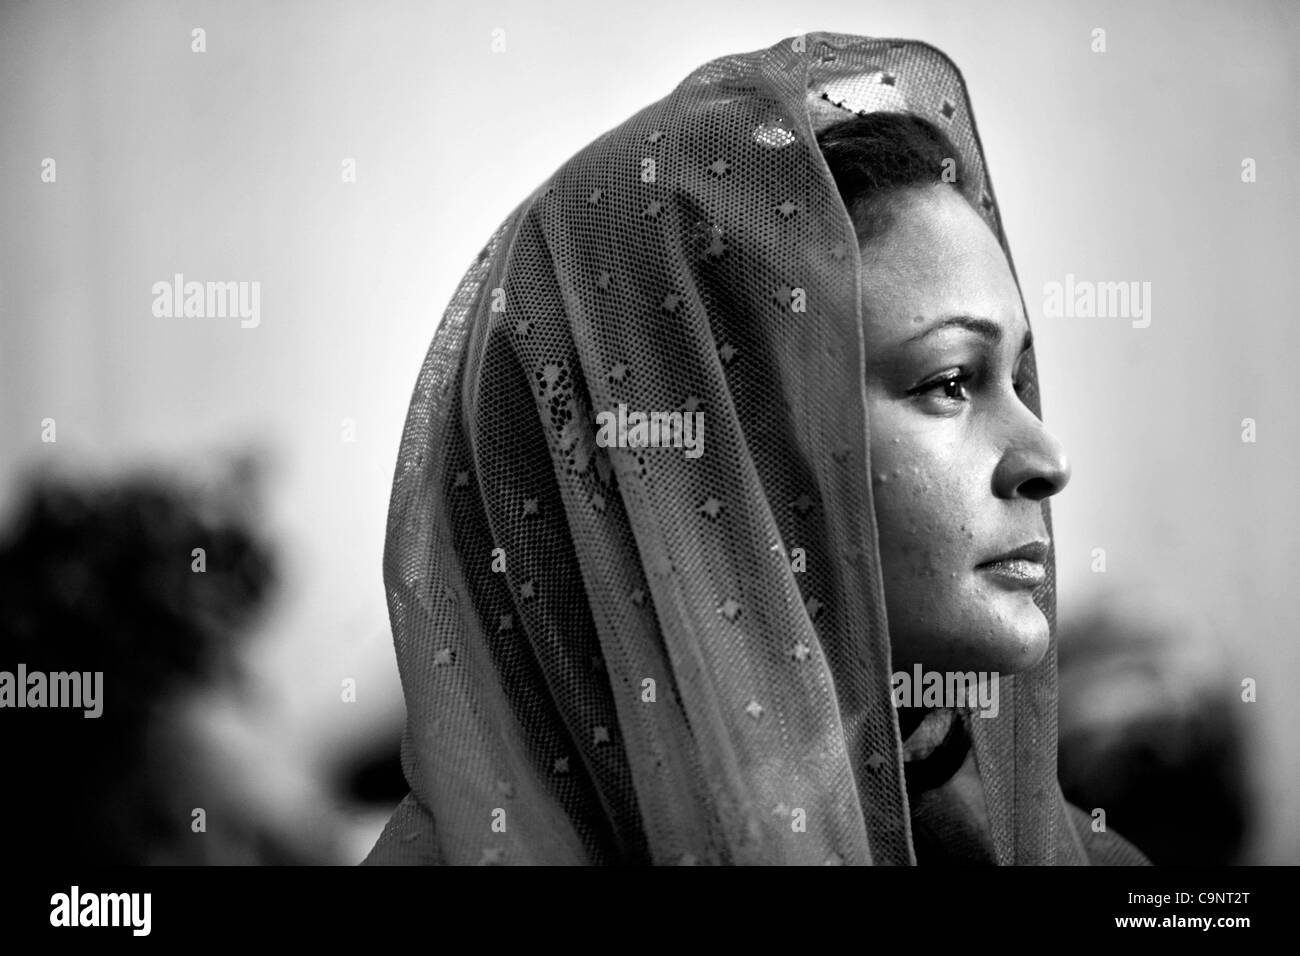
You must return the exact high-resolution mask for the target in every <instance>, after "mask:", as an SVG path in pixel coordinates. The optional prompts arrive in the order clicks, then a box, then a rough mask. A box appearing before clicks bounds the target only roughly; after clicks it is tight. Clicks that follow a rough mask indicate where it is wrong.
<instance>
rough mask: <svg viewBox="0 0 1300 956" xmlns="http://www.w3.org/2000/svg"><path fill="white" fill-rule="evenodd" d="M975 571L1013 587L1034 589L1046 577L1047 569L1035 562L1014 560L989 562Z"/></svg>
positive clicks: (1022, 559)
mask: <svg viewBox="0 0 1300 956" xmlns="http://www.w3.org/2000/svg"><path fill="white" fill-rule="evenodd" d="M975 570H977V571H986V572H988V573H989V574H991V575H993V576H994V577H995V578H997V579H998V580H999V581H1001V582H1003V583H1005V584H1009V585H1012V586H1014V587H1022V588H1023V587H1030V588H1036V587H1038V585H1040V584H1042V583H1043V579H1044V578H1046V577H1047V568H1045V567H1044V566H1043V565H1041V564H1039V563H1038V562H1037V561H1027V560H1025V559H1024V558H1015V559H1012V560H1009V561H990V562H989V563H988V564H981V565H978V566H977V567H976V569H975Z"/></svg>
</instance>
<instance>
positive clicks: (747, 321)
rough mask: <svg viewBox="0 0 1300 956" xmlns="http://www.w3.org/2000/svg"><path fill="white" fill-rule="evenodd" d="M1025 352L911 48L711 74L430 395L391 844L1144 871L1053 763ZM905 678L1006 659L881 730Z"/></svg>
mask: <svg viewBox="0 0 1300 956" xmlns="http://www.w3.org/2000/svg"><path fill="white" fill-rule="evenodd" d="M882 113H883V114H895V115H892V116H887V117H883V118H882V117H881V116H880V115H878V114H882ZM898 114H902V115H898ZM872 116H875V117H876V118H875V120H874V121H873V120H872V119H871V118H872ZM819 136H820V140H819ZM949 160H950V161H949ZM1027 331H1028V326H1027V322H1026V319H1025V312H1024V309H1023V305H1022V303H1021V300H1020V295H1019V291H1018V288H1017V286H1016V282H1015V278H1014V273H1013V272H1012V268H1011V265H1010V258H1009V256H1008V255H1007V254H1006V247H1005V241H1004V239H1003V236H1002V231H1001V226H1000V222H999V219H998V214H997V207H996V204H995V203H994V201H993V192H992V187H991V185H990V183H989V181H988V177H987V174H986V172H985V169H984V162H983V158H982V155H981V152H980V147H979V141H978V138H977V136H976V133H975V129H974V125H973V120H972V119H971V116H970V110H969V104H968V102H967V98H966V95H965V90H964V86H963V83H962V80H961V77H960V75H959V74H958V72H957V70H956V69H955V67H953V65H952V64H951V63H950V62H949V61H948V60H947V59H946V58H945V57H944V56H943V55H942V54H941V53H939V52H938V51H936V50H934V49H932V48H930V47H927V46H925V45H923V44H919V43H912V42H901V41H887V40H873V39H867V38H861V37H852V36H844V35H838V34H826V33H817V34H810V35H808V36H805V37H796V38H793V39H791V40H785V41H782V42H781V43H778V44H776V45H775V46H773V47H771V48H770V49H767V50H762V51H757V52H755V53H752V54H747V55H738V56H729V57H723V58H721V59H719V60H715V61H713V62H711V63H708V64H706V65H705V66H703V67H701V68H700V69H698V70H696V71H695V72H694V73H692V74H691V75H690V76H688V77H687V78H686V79H685V80H684V81H683V82H682V83H681V84H680V85H679V86H678V87H677V89H676V90H675V91H674V92H673V93H672V94H671V95H669V96H668V97H666V98H665V99H664V100H662V101H660V102H658V103H655V104H653V105H651V106H649V107H647V108H645V109H644V110H642V111H640V112H639V113H637V114H636V115H635V116H633V117H632V118H630V119H629V120H628V121H627V122H625V123H623V124H622V125H621V126H619V127H617V128H615V129H613V130H611V131H610V132H608V133H606V134H604V135H603V136H601V137H600V138H598V139H597V140H596V141H595V142H594V143H592V144H591V145H589V146H588V147H587V148H585V149H584V150H582V151H581V152H579V153H578V154H576V155H575V156H574V157H573V158H572V159H570V160H569V161H568V162H567V163H565V164H564V165H563V166H562V167H561V168H560V169H559V171H557V173H556V174H555V175H554V176H553V177H552V178H551V180H550V181H549V182H547V183H546V184H544V185H543V186H542V187H541V188H539V189H538V190H537V191H536V192H535V193H534V194H533V195H532V196H530V197H529V198H528V199H527V200H525V201H524V203H523V204H521V205H520V206H519V207H518V209H517V210H516V211H515V213H514V214H513V215H512V216H511V217H510V218H509V219H508V220H507V221H506V222H505V223H504V224H503V225H502V226H501V228H500V229H499V230H498V231H497V233H496V234H495V235H494V236H493V237H492V239H491V241H490V242H489V243H488V245H487V247H486V248H485V249H484V250H483V251H482V253H481V254H480V256H479V258H478V261H477V262H476V263H475V264H474V265H473V266H472V267H471V268H470V270H469V272H468V273H467V275H466V276H465V279H464V280H463V282H462V284H461V286H460V288H459V290H458V291H457V293H456V295H455V297H454V299H453V301H452V303H451V305H450V307H449V308H448V310H447V312H446V314H445V316H444V318H443V322H442V324H441V326H440V327H439V329H438V332H437V334H436V335H435V337H434V341H433V344H432V346H431V348H430V351H429V354H428V356H427V357H426V359H425V363H424V366H423V368H422V370H421V373H420V377H419V380H418V382H417V384H416V388H415V394H414V396H413V400H412V404H411V408H410V412H409V415H408V418H407V424H406V430H405V433H404V436H403V440H402V447H401V451H400V455H399V460H398V466H397V471H396V476H395V481H394V487H393V496H392V501H391V509H390V519H389V527H388V539H387V546H386V552H385V580H386V583H387V587H388V594H389V607H390V612H391V616H392V623H393V629H394V636H395V643H396V648H397V655H398V661H399V665H400V669H401V674H402V681H403V687H404V692H405V696H406V700H407V706H408V724H407V731H406V734H405V736H404V738H403V747H402V757H403V767H404V770H405V772H406V776H407V780H408V782H409V783H410V785H411V794H410V795H409V796H408V797H407V798H406V800H404V801H403V803H402V804H401V805H400V806H399V807H398V809H397V811H396V813H395V814H394V816H393V818H392V820H391V821H390V823H389V825H388V826H387V827H386V828H385V830H384V833H383V834H382V835H381V837H380V839H379V842H378V844H377V845H376V847H375V849H374V850H373V852H372V853H371V855H370V856H369V857H368V860H367V862H372V863H389V862H392V863H396V862H412V863H422V862H429V863H436V862H443V863H588V862H593V863H614V862H621V863H629V862H631V863H813V864H823V863H830V864H839V863H846V864H868V863H878V864H886V863H892V864H911V863H916V862H921V863H931V862H934V863H939V862H988V863H1017V864H1020V863H1084V862H1089V861H1090V859H1095V860H1099V861H1110V860H1116V859H1121V858H1123V859H1132V860H1134V861H1138V862H1140V861H1141V857H1140V855H1138V854H1136V852H1133V851H1132V850H1131V848H1130V847H1128V846H1127V844H1124V843H1123V842H1122V841H1120V840H1119V839H1118V838H1117V837H1115V836H1114V835H1113V834H1107V833H1104V832H1100V833H1094V832H1093V830H1092V828H1091V827H1090V826H1089V818H1088V817H1087V816H1086V815H1083V814H1081V813H1080V812H1079V811H1077V810H1073V809H1071V808H1067V805H1066V804H1065V802H1064V800H1063V799H1062V797H1061V795H1060V788H1059V786H1058V784H1057V781H1056V762H1055V760H1056V754H1055V751H1056V738H1055V713H1056V686H1055V676H1056V650H1055V646H1054V642H1053V640H1052V636H1051V634H1052V624H1053V617H1054V600H1053V598H1054V594H1053V585H1054V574H1053V564H1052V553H1051V549H1050V544H1049V542H1050V523H1049V520H1048V511H1047V505H1046V499H1047V498H1048V497H1049V496H1050V495H1052V494H1054V493H1056V492H1057V491H1059V490H1061V488H1062V487H1063V486H1064V485H1065V482H1066V480H1067V479H1068V467H1067V465H1066V463H1065V459H1064V457H1063V455H1062V453H1061V450H1060V447H1059V446H1058V445H1057V444H1056V443H1055V441H1054V440H1052V439H1051V438H1050V436H1048V435H1047V433H1046V432H1045V431H1044V430H1043V428H1042V425H1041V422H1040V421H1039V419H1038V398H1037V387H1036V386H1037V382H1036V377H1035V371H1034V363H1033V354H1032V351H1030V350H1029V348H1028V346H1029V339H1028V335H1027ZM674 414H676V416H677V417H676V418H675V419H674V418H673V416H674ZM656 419H657V421H658V423H659V424H660V425H662V426H669V427H660V428H651V429H647V428H645V427H643V425H641V424H638V423H641V422H643V421H650V420H656ZM615 422H617V425H613V424H612V423H615ZM687 423H695V429H694V432H693V433H692V434H691V435H690V436H689V438H690V439H692V440H693V442H694V443H693V444H692V441H691V440H686V439H687V438H688V435H687V429H686V428H685V427H683V426H684V425H686V424H687ZM598 426H599V427H598ZM701 439H702V440H701ZM886 603H888V615H887V614H886ZM913 665H920V666H921V668H923V669H924V670H925V671H931V672H944V671H951V670H960V671H962V672H976V671H980V672H991V673H998V674H1001V675H1007V674H1011V673H1014V674H1015V676H1014V677H1009V676H1008V677H1002V679H1001V680H1000V684H999V685H998V687H999V694H998V697H999V701H998V707H997V712H996V716H993V715H992V711H991V710H986V711H985V712H984V713H985V716H979V715H977V714H976V713H975V711H974V708H972V707H971V706H970V703H969V701H967V702H966V703H965V704H964V705H962V706H953V702H952V701H950V700H944V701H943V702H942V706H925V702H924V701H922V702H921V703H922V706H921V707H916V708H914V707H905V708H901V709H897V710H896V708H895V695H894V690H895V681H894V680H893V676H892V675H893V672H894V670H900V671H902V670H904V669H906V668H909V667H912V666H913ZM913 702H914V701H913Z"/></svg>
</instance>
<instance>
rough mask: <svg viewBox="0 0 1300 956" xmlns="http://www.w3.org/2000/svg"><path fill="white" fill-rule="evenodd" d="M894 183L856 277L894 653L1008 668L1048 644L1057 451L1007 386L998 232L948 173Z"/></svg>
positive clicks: (1018, 341) (1005, 285)
mask: <svg viewBox="0 0 1300 956" xmlns="http://www.w3.org/2000/svg"><path fill="white" fill-rule="evenodd" d="M893 199H895V200H896V202H894V203H893V205H892V206H891V209H892V211H893V221H892V223H891V224H890V226H889V228H888V229H887V230H886V231H885V232H884V234H883V235H880V236H878V237H877V238H875V239H873V240H872V241H871V242H869V243H868V245H867V246H865V247H864V248H863V250H862V293H863V304H864V313H863V318H864V325H865V326H866V329H865V334H866V344H867V367H866V386H867V404H868V410H869V413H870V417H871V470H872V487H873V490H874V493H875V502H876V520H877V524H878V527H879V535H880V552H881V560H882V562H883V565H884V566H883V573H884V584H885V604H886V610H887V612H888V616H889V631H890V635H891V639H892V643H893V655H894V658H893V659H894V666H895V668H898V669H902V668H909V669H910V668H911V666H912V665H913V664H916V663H920V664H921V665H922V666H923V668H925V669H926V670H936V671H946V670H961V671H967V670H986V671H997V672H1001V673H1014V672H1015V671H1019V670H1023V669H1025V668H1027V667H1031V666H1033V665H1034V664H1035V663H1037V661H1038V660H1039V659H1040V658H1041V657H1042V655H1043V654H1044V652H1045V651H1046V650H1047V642H1048V627H1047V621H1046V619H1045V618H1044V617H1043V614H1042V612H1041V611H1039V609H1038V607H1037V605H1035V604H1034V601H1033V591H1034V588H1035V587H1036V586H1037V585H1038V584H1039V583H1040V582H1041V581H1042V579H1043V573H1044V567H1043V559H1044V554H1045V546H1046V544H1047V543H1048V536H1047V529H1046V526H1045V524H1044V522H1043V515H1042V510H1041V507H1040V505H1039V502H1041V501H1042V500H1043V499H1044V498H1046V497H1048V496H1049V495H1054V494H1056V493H1057V492H1058V491H1060V490H1061V489H1062V488H1064V487H1065V484H1066V482H1067V481H1068V480H1069V474H1070V469H1069V465H1068V464H1067V462H1066V459H1065V454H1064V451H1063V449H1062V448H1061V445H1060V444H1059V443H1058V442H1057V441H1056V440H1055V439H1054V438H1053V437H1052V436H1051V435H1050V434H1048V432H1047V431H1046V430H1045V429H1044V427H1043V424H1042V422H1040V421H1039V420H1038V419H1037V418H1036V417H1035V416H1034V414H1033V412H1031V411H1030V410H1029V408H1028V407H1027V406H1026V405H1025V404H1024V403H1023V401H1021V397H1020V394H1019V386H1020V384H1021V374H1022V364H1023V359H1024V357H1025V352H1026V345H1027V335H1028V329H1029V327H1028V323H1027V322H1026V320H1025V316H1024V314H1023V312H1022V311H1021V307H1020V296H1019V294H1018V292H1017V289H1016V283H1015V280H1014V279H1013V278H1012V276H1011V270H1010V268H1009V266H1008V265H1007V260H1006V257H1005V256H1004V255H1003V253H1002V249H1001V248H1000V247H999V245H998V242H997V239H996V238H994V236H993V233H992V232H991V231H990V230H989V228H988V227H987V226H986V225H985V224H984V222H983V220H981V219H980V217H979V215H978V214H976V212H975V211H974V209H972V208H971V206H970V205H969V204H968V203H967V202H966V200H965V199H963V198H962V197H961V196H960V195H959V194H958V193H957V192H956V190H954V189H953V188H952V187H950V186H932V187H923V188H919V189H914V190H907V191H903V192H899V193H898V194H897V195H896V196H895V197H893ZM1025 546H1028V549H1027V550H1026V551H1025V552H1024V553H1023V554H1022V555H1020V557H1019V560H1009V561H1007V562H1004V563H1000V564H995V565H990V564H989V563H988V562H993V561H995V560H996V559H998V558H1002V557H1004V556H1006V555H1008V553H1009V552H1014V551H1016V550H1017V549H1020V548H1022V547H1025ZM1035 549H1037V550H1035Z"/></svg>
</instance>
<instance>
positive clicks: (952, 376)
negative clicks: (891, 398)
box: [913, 369, 970, 402]
mask: <svg viewBox="0 0 1300 956" xmlns="http://www.w3.org/2000/svg"><path fill="white" fill-rule="evenodd" d="M969 381H970V374H969V373H967V372H964V371H962V370H961V369H953V370H952V371H951V372H947V373H945V374H944V375H943V376H942V377H940V378H937V379H934V380H933V381H930V382H927V383H926V384H925V385H922V386H920V387H918V388H917V389H915V390H914V391H913V394H914V395H926V396H929V395H934V396H936V397H939V398H944V399H947V400H948V401H952V402H966V401H970V393H969V392H968V391H967V390H966V383H967V382H969Z"/></svg>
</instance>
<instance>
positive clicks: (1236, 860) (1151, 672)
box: [1058, 600, 1253, 866]
mask: <svg viewBox="0 0 1300 956" xmlns="http://www.w3.org/2000/svg"><path fill="white" fill-rule="evenodd" d="M1203 631H1204V628H1203V627H1197V626H1195V625H1193V624H1191V623H1190V622H1178V621H1175V620H1174V619H1173V618H1171V617H1167V616H1166V617H1160V616H1157V617H1156V618H1155V619H1154V620H1153V619H1152V611H1151V605H1150V603H1149V602H1148V603H1146V604H1144V605H1134V606H1129V605H1128V604H1126V603H1125V602H1122V601H1121V602H1114V601H1110V600H1108V601H1107V602H1106V604H1105V606H1101V605H1098V606H1096V607H1094V609H1093V610H1092V611H1090V612H1087V613H1086V614H1084V615H1083V616H1081V617H1078V618H1077V619H1076V620H1075V621H1074V622H1072V623H1070V624H1068V625H1067V624H1064V623H1063V624H1062V625H1061V628H1060V635H1061V645H1060V715H1059V720H1060V729H1059V741H1060V743H1059V767H1058V773H1059V776H1060V781H1061V789H1062V790H1063V791H1064V793H1065V797H1066V799H1067V800H1069V801H1070V802H1071V803H1074V804H1075V805H1077V806H1079V807H1082V808H1083V809H1084V810H1086V811H1089V812H1090V813H1093V816H1094V820H1095V819H1096V813H1095V809H1098V808H1099V809H1102V810H1104V811H1105V822H1106V826H1107V827H1108V828H1109V827H1112V826H1113V827H1115V828H1116V829H1118V830H1119V831H1120V832H1122V833H1123V834H1124V836H1125V837H1126V838H1127V839H1129V840H1131V841H1132V842H1133V843H1134V844H1135V845H1136V846H1139V847H1141V848H1142V852H1143V853H1145V854H1146V855H1147V856H1148V857H1149V858H1150V859H1151V862H1152V863H1153V864H1155V865H1157V866H1161V865H1164V866H1171V865H1172V866H1183V865H1185V866H1193V865H1195V866H1223V865H1232V864H1240V863H1243V862H1249V861H1246V860H1244V859H1243V858H1242V851H1243V847H1245V846H1246V845H1247V837H1248V830H1249V821H1250V815H1251V808H1252V804H1253V796H1252V790H1253V788H1252V786H1251V784H1250V777H1249V768H1248V761H1247V754H1246V752H1245V747H1244V736H1243V731H1242V721H1241V713H1240V708H1241V707H1243V706H1250V705H1249V704H1245V703H1243V702H1242V699H1241V693H1240V692H1241V684H1240V681H1239V680H1238V679H1237V677H1236V672H1235V671H1234V670H1232V668H1231V667H1230V666H1229V661H1228V660H1227V659H1226V656H1225V654H1224V653H1223V651H1222V650H1221V649H1220V646H1219V645H1218V644H1217V643H1216V642H1214V641H1213V639H1212V637H1211V636H1210V635H1208V634H1205V633H1203ZM1094 825H1096V824H1095V823H1094Z"/></svg>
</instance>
